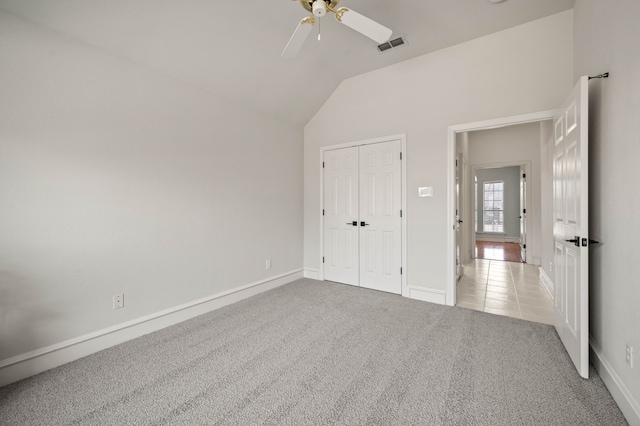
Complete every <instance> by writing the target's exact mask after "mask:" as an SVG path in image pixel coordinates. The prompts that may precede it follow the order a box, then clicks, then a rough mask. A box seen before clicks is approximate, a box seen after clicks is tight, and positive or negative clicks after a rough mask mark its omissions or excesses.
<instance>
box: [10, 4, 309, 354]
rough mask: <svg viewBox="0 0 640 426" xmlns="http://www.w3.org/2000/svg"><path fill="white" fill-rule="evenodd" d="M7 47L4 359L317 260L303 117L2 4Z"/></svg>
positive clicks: (297, 267)
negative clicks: (117, 51) (277, 115)
mask: <svg viewBox="0 0 640 426" xmlns="http://www.w3.org/2000/svg"><path fill="white" fill-rule="evenodd" d="M0 57H1V58H2V60H1V61H0V92H1V99H2V100H1V102H0V218H1V219H0V316H1V317H0V342H1V344H0V360H3V359H7V358H9V357H12V356H16V355H19V354H23V353H25V352H28V351H31V350H35V349H38V348H42V347H45V346H47V345H51V344H54V343H57V342H60V341H63V340H66V339H70V338H74V337H76V336H80V335H84V334H86V333H90V332H93V331H96V330H101V329H103V328H106V327H110V326H113V325H116V324H120V323H122V322H125V321H130V320H133V319H136V318H139V317H142V316H145V315H148V314H151V313H155V312H158V311H161V310H164V309H169V308H171V307H174V306H178V305H180V304H183V303H187V302H190V301H193V300H196V299H200V298H203V297H207V296H209V295H213V294H217V293H220V292H223V291H226V290H229V289H233V288H236V287H238V286H241V285H243V284H248V283H252V282H256V281H259V280H261V279H267V278H268V277H271V276H275V275H278V274H282V273H284V272H288V271H291V270H295V269H300V268H301V267H302V255H301V250H302V225H303V223H302V208H303V204H302V191H303V187H302V176H303V168H302V158H303V148H302V139H303V133H302V129H295V128H292V127H289V126H286V125H283V124H280V123H278V122H275V121H273V120H270V119H268V118H264V117H262V116H260V115H258V114H256V113H255V112H253V111H250V110H247V109H243V108H239V107H237V106H235V105H231V104H229V103H226V102H222V101H219V100H217V99H215V98H212V97H210V96H209V95H205V94H203V93H202V92H201V91H199V90H198V89H196V88H192V87H190V86H187V85H185V84H183V83H181V82H178V81H176V80H173V79H170V78H165V77H164V76H161V75H159V74H156V73H154V72H152V71H150V70H148V69H146V68H143V67H140V66H138V65H136V64H133V63H130V62H127V61H125V60H122V59H120V58H118V57H116V56H113V55H111V54H108V53H107V52H104V51H101V50H98V49H95V48H93V47H91V46H88V45H86V44H84V43H80V42H78V41H75V40H74V39H71V38H69V37H65V36H62V35H59V34H57V33H55V32H53V31H50V30H46V29H44V28H41V27H38V26H35V25H33V24H31V23H28V22H27V21H24V20H22V19H20V18H17V17H15V16H13V15H11V14H8V13H5V12H2V11H1V10H0ZM267 258H269V259H271V260H272V265H273V268H272V269H271V270H265V260H266V259H267ZM117 293H124V300H125V307H124V308H123V309H119V310H113V309H112V296H113V295H115V294H117Z"/></svg>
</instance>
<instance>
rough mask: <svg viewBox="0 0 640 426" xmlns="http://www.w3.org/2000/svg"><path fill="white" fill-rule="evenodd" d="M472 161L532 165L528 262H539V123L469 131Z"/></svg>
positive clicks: (477, 162)
mask: <svg viewBox="0 0 640 426" xmlns="http://www.w3.org/2000/svg"><path fill="white" fill-rule="evenodd" d="M567 93H568V92H567ZM550 109H552V108H550ZM469 160H470V162H471V165H472V167H474V166H486V165H499V164H525V163H529V164H530V165H531V170H530V171H529V174H528V175H527V192H528V194H527V198H528V199H529V205H528V206H527V263H532V264H536V265H539V264H540V261H541V257H542V251H541V243H540V241H541V240H540V237H541V236H540V206H541V199H540V194H541V193H540V124H539V123H527V124H519V125H516V126H507V127H502V128H499V129H491V130H479V131H476V132H469Z"/></svg>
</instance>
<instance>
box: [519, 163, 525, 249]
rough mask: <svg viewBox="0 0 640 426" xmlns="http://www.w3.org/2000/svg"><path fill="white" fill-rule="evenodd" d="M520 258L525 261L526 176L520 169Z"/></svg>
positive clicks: (522, 169) (523, 170) (521, 168)
mask: <svg viewBox="0 0 640 426" xmlns="http://www.w3.org/2000/svg"><path fill="white" fill-rule="evenodd" d="M520 257H522V261H523V262H526V261H527V175H526V173H525V169H524V167H520Z"/></svg>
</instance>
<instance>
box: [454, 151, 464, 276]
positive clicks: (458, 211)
mask: <svg viewBox="0 0 640 426" xmlns="http://www.w3.org/2000/svg"><path fill="white" fill-rule="evenodd" d="M461 185H462V155H461V154H460V152H456V223H455V226H456V280H459V279H460V277H461V276H462V271H463V268H462V223H463V221H462V211H461V207H462V202H461V197H462V188H461Z"/></svg>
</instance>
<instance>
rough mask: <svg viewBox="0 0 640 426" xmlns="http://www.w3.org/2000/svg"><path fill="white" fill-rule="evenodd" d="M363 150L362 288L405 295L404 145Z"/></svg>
mask: <svg viewBox="0 0 640 426" xmlns="http://www.w3.org/2000/svg"><path fill="white" fill-rule="evenodd" d="M359 149H360V152H359V154H360V161H359V163H360V173H359V186H360V200H359V201H360V219H359V224H360V235H359V237H360V286H362V287H367V288H371V289H374V290H380V291H386V292H390V293H397V294H401V292H402V285H401V271H400V268H401V266H402V239H401V235H402V218H401V206H402V199H401V190H402V185H401V175H402V163H401V159H400V150H401V143H400V141H391V142H384V143H377V144H371V145H363V146H361V147H360V148H359Z"/></svg>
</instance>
